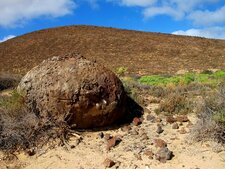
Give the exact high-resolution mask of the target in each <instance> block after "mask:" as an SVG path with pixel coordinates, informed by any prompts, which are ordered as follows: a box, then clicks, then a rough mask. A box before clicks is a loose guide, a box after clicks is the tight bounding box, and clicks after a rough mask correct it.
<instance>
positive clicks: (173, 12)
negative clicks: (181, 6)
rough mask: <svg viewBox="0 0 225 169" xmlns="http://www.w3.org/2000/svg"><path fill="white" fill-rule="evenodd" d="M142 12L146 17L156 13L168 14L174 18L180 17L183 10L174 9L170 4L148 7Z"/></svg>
mask: <svg viewBox="0 0 225 169" xmlns="http://www.w3.org/2000/svg"><path fill="white" fill-rule="evenodd" d="M143 14H144V16H145V17H146V18H149V17H154V16H157V15H169V16H171V17H174V18H175V19H181V18H182V17H183V16H184V14H183V12H181V11H177V10H174V9H173V8H171V7H170V6H163V7H149V8H146V9H145V10H144V12H143Z"/></svg>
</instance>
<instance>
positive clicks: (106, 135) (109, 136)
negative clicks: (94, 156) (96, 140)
mask: <svg viewBox="0 0 225 169" xmlns="http://www.w3.org/2000/svg"><path fill="white" fill-rule="evenodd" d="M104 138H105V140H109V139H111V138H112V136H111V135H110V134H108V133H106V134H105V135H104Z"/></svg>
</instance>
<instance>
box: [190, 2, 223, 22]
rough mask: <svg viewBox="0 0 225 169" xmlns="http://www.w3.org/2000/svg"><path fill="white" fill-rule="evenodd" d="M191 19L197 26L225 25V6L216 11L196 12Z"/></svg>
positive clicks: (191, 15)
mask: <svg viewBox="0 0 225 169" xmlns="http://www.w3.org/2000/svg"><path fill="white" fill-rule="evenodd" d="M189 19H190V20H192V21H193V23H194V24H196V25H216V24H224V23H225V5H224V6H223V7H221V8H220V9H217V10H215V11H208V10H207V11H195V12H193V13H191V14H190V16H189Z"/></svg>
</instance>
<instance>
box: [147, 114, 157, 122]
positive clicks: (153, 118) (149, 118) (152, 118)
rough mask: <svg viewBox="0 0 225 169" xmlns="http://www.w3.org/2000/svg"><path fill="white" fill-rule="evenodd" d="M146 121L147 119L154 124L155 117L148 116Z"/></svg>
mask: <svg viewBox="0 0 225 169" xmlns="http://www.w3.org/2000/svg"><path fill="white" fill-rule="evenodd" d="M146 119H147V121H150V122H154V121H155V116H153V115H150V114H149V115H147V117H146Z"/></svg>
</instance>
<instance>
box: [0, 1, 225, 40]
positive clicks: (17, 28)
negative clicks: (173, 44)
mask: <svg viewBox="0 0 225 169" xmlns="http://www.w3.org/2000/svg"><path fill="white" fill-rule="evenodd" d="M0 11H1V15H0V42H2V41H5V40H7V39H10V38H13V37H15V36H19V35H22V34H25V33H28V32H32V31H35V30H40V29H45V28H50V27H57V26H65V25H80V24H82V25H96V26H106V27H114V28H123V29H131V30H140V31H147V32H161V33H172V34H180V35H191V36H202V37H209V38H216V39H225V0H0Z"/></svg>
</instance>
